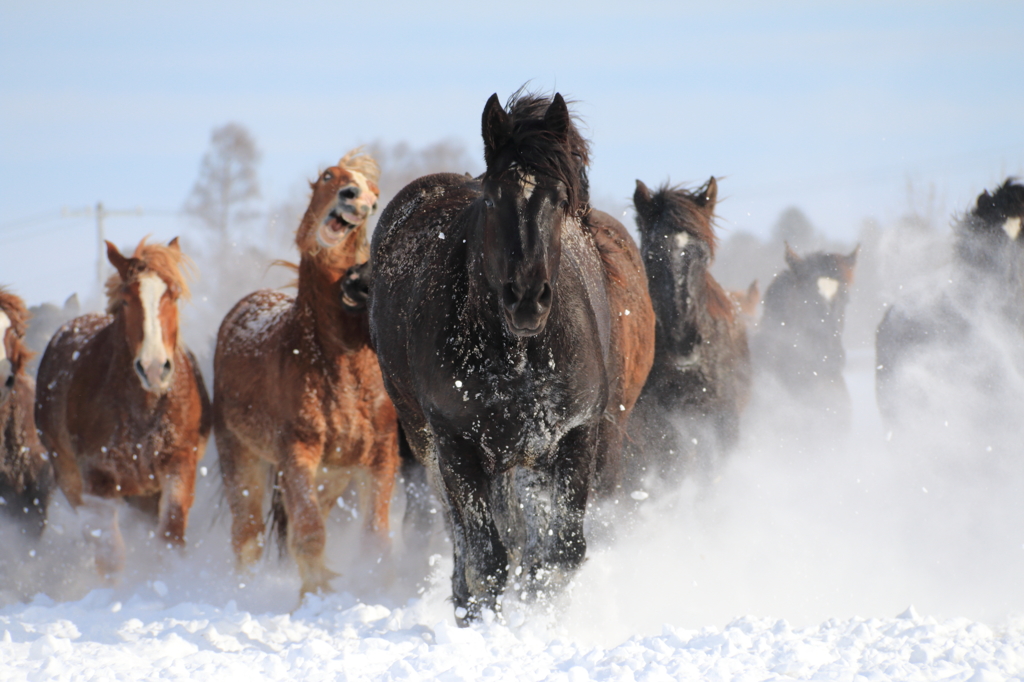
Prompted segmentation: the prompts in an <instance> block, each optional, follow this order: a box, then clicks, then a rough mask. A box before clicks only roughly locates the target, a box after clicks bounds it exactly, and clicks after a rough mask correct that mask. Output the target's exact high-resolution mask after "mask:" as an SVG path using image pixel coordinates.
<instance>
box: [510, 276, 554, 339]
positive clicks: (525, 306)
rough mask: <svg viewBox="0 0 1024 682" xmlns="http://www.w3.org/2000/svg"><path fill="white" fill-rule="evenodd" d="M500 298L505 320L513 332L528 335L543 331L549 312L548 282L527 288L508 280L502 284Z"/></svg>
mask: <svg viewBox="0 0 1024 682" xmlns="http://www.w3.org/2000/svg"><path fill="white" fill-rule="evenodd" d="M501 299H502V300H501V303H502V308H503V309H504V312H505V322H507V323H508V328H509V330H510V331H511V332H512V333H513V334H515V335H516V336H519V337H530V336H536V335H537V334H540V333H541V332H542V331H544V326H545V325H546V324H547V321H548V314H549V313H550V312H551V285H550V284H549V283H548V282H546V281H544V282H541V283H540V284H539V285H534V286H531V287H529V288H527V289H523V288H520V287H518V286H516V285H515V284H514V283H511V282H510V283H508V284H506V285H505V286H504V288H503V290H502V294H501Z"/></svg>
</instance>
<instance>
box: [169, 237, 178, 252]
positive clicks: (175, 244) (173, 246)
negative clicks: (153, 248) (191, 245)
mask: <svg viewBox="0 0 1024 682" xmlns="http://www.w3.org/2000/svg"><path fill="white" fill-rule="evenodd" d="M167 246H168V248H171V249H174V250H175V251H177V252H178V253H181V247H180V246H179V245H178V238H177V237H175V238H174V239H172V240H171V241H169V242H168V243H167Z"/></svg>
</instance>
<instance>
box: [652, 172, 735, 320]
mask: <svg viewBox="0 0 1024 682" xmlns="http://www.w3.org/2000/svg"><path fill="white" fill-rule="evenodd" d="M710 183H711V181H710V180H709V181H708V183H707V184H705V185H703V186H702V187H701V188H699V189H697V190H696V191H691V190H689V189H687V188H685V187H683V186H682V185H669V184H668V183H665V184H664V185H662V186H661V187H659V188H658V190H657V191H656V192H655V193H654V194H653V195H651V200H650V204H649V207H648V209H647V211H646V213H645V215H644V216H643V217H644V220H645V222H647V223H648V224H649V225H653V224H655V223H657V222H658V221H666V222H667V223H669V224H671V225H678V226H680V227H682V229H684V230H685V231H686V232H688V233H689V234H691V235H693V236H694V237H696V238H697V239H700V240H701V241H703V242H704V243H705V244H707V245H708V251H710V253H711V259H712V260H714V258H715V248H716V247H717V246H718V236H717V235H716V234H715V228H714V218H713V217H712V216H713V214H712V212H710V211H705V210H704V207H703V206H702V205H701V203H700V199H699V198H700V197H701V196H704V195H706V193H707V191H708V188H709V186H710ZM704 288H705V290H706V291H707V301H706V305H707V311H708V314H709V315H711V317H713V318H715V319H716V320H729V321H732V320H733V319H734V318H735V317H736V306H735V305H734V304H733V302H732V299H730V298H729V295H728V294H727V293H725V289H723V288H722V285H720V284H719V283H718V281H717V280H716V279H715V278H714V277H712V276H711V272H710V271H709V270H705V271H704Z"/></svg>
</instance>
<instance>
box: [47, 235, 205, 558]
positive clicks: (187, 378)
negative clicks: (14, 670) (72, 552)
mask: <svg viewBox="0 0 1024 682" xmlns="http://www.w3.org/2000/svg"><path fill="white" fill-rule="evenodd" d="M107 257H108V259H109V260H110V263H111V264H112V265H113V266H114V268H115V269H116V270H117V272H116V274H114V275H112V276H111V277H110V279H109V280H108V282H107V314H106V315H100V314H91V315H83V316H81V317H76V318H74V319H73V320H71V321H69V322H67V323H65V324H64V326H62V327H61V328H60V329H59V330H58V331H57V333H56V334H55V335H54V337H53V338H52V339H51V340H50V344H49V345H48V346H47V348H46V352H45V353H44V354H43V359H42V361H41V362H40V363H39V374H38V380H39V384H38V392H37V396H36V423H37V424H38V426H39V430H40V433H41V435H42V440H43V445H44V446H45V447H46V449H47V450H48V451H49V453H50V455H51V462H52V463H53V467H54V471H55V473H56V476H57V484H58V485H59V486H60V488H61V490H63V491H64V495H65V497H67V499H68V502H70V503H71V505H72V506H73V507H74V508H75V509H76V510H77V511H78V512H79V515H80V516H82V517H83V521H84V530H85V534H86V540H87V541H89V542H92V543H94V544H95V545H96V567H97V569H98V570H99V572H100V573H101V574H102V575H107V576H114V575H116V574H118V573H120V571H121V570H122V569H123V566H124V557H125V548H124V541H123V539H122V537H121V532H120V529H119V527H118V523H117V506H116V505H115V504H114V502H115V501H116V500H118V499H121V498H126V499H127V500H128V501H129V502H132V503H134V504H136V505H137V506H140V507H141V508H143V509H146V510H148V511H150V512H151V513H153V514H154V515H155V516H156V517H157V518H158V520H159V524H158V526H157V537H158V538H159V539H160V541H161V542H166V543H168V545H175V546H182V545H184V543H185V529H186V528H187V526H188V515H189V510H190V509H191V507H192V502H193V499H194V491H195V478H196V463H197V462H198V461H199V460H200V459H202V457H203V452H204V451H205V449H206V441H207V437H208V436H209V433H210V401H209V398H208V397H207V394H206V387H205V385H204V384H203V378H202V376H201V375H200V373H199V366H198V365H197V364H196V360H195V358H194V357H193V356H192V353H191V352H189V350H188V349H187V348H185V346H184V344H182V343H181V341H180V340H179V338H178V337H179V334H178V300H179V298H181V297H183V296H184V297H187V296H188V286H187V284H186V281H185V278H184V277H183V275H182V272H181V267H182V265H185V264H190V262H189V261H188V260H187V259H186V257H185V256H184V254H182V252H181V249H180V248H179V247H178V240H177V239H174V240H173V241H171V243H170V245H168V246H163V245H160V244H147V243H146V240H145V239H143V240H142V242H140V243H139V245H138V247H137V248H136V249H135V252H134V254H132V256H131V257H125V256H123V255H122V254H121V252H120V251H118V249H117V247H116V246H114V245H113V244H111V243H110V242H107Z"/></svg>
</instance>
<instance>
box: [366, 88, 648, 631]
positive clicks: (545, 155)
mask: <svg viewBox="0 0 1024 682" xmlns="http://www.w3.org/2000/svg"><path fill="white" fill-rule="evenodd" d="M482 134H483V141H484V160H485V163H486V170H485V172H484V173H483V175H482V176H480V177H479V178H471V177H467V176H464V175H455V174H450V173H440V174H435V175H427V176H424V177H421V178H419V179H417V180H415V181H413V182H412V183H410V184H409V185H407V186H406V187H405V188H403V189H402V190H401V191H400V192H399V193H398V194H397V195H396V196H395V198H394V199H392V201H391V202H390V203H389V204H388V206H387V207H386V208H385V209H384V211H383V213H382V215H381V219H380V221H379V223H378V225H377V229H376V231H375V232H374V235H373V240H372V243H371V262H372V263H373V277H372V282H371V287H370V297H369V306H370V307H369V310H370V331H371V336H372V339H373V343H374V346H375V347H376V349H377V353H378V359H379V360H380V365H381V370H382V371H383V373H384V378H385V385H386V387H387V389H388V393H389V394H390V395H391V397H392V400H393V401H394V403H395V407H396V409H397V411H398V416H399V420H400V422H401V424H402V428H403V431H404V433H405V434H406V436H407V437H408V440H409V445H410V447H411V449H412V451H413V453H414V455H415V457H416V458H417V459H418V460H419V461H420V462H422V463H423V464H424V465H425V466H426V468H427V469H428V471H429V474H430V479H431V481H432V482H433V485H434V486H435V489H436V490H437V493H438V498H439V499H440V500H442V502H443V506H444V507H445V516H446V519H447V523H448V528H449V531H450V533H451V535H452V543H453V550H454V558H455V567H454V572H453V575H452V592H453V601H454V605H455V615H456V620H457V622H458V623H459V624H460V625H466V624H468V623H469V622H470V621H472V620H474V619H476V618H479V617H480V614H481V611H482V610H483V609H485V608H487V609H491V610H497V611H500V598H501V595H502V593H503V592H504V590H505V586H506V583H507V582H508V579H509V575H510V574H512V575H513V576H514V579H513V581H512V584H513V587H514V588H515V589H516V591H517V593H519V594H520V595H525V596H526V598H527V599H528V600H530V599H533V598H539V597H541V596H542V595H544V594H548V593H549V591H554V590H556V589H558V588H559V587H560V586H561V585H563V584H564V582H565V581H566V580H568V579H569V577H570V576H571V575H572V574H573V572H574V571H575V570H576V569H577V568H578V567H579V566H580V564H581V563H582V562H583V560H584V557H585V554H586V547H587V543H586V538H585V536H584V528H583V521H584V515H585V511H586V508H587V501H588V498H589V496H590V494H591V491H592V489H593V490H595V491H596V490H602V489H603V490H611V491H614V490H615V489H617V487H618V486H617V483H616V477H617V472H618V471H620V470H621V456H622V455H621V448H620V447H619V444H620V443H621V441H622V438H623V437H624V434H625V425H626V422H627V420H628V418H629V414H630V412H631V410H632V407H633V404H634V403H635V401H636V399H637V397H638V396H639V392H640V389H641V387H642V385H643V382H644V380H645V379H646V375H647V372H648V370H649V368H650V363H651V360H652V359H653V333H652V332H653V326H654V317H653V311H652V309H651V306H650V298H649V296H648V294H647V289H646V278H645V276H644V272H643V268H642V261H641V259H640V257H639V253H638V251H637V248H636V244H635V243H634V242H633V240H632V238H631V237H630V236H629V234H628V233H627V232H626V230H625V228H624V227H623V226H622V225H621V224H620V223H618V222H617V221H616V220H615V219H614V218H612V217H611V216H608V215H607V214H603V213H601V212H599V211H591V210H590V209H589V196H588V181H587V166H588V163H589V161H588V159H589V146H588V143H587V141H586V140H584V138H583V137H582V136H581V135H580V133H579V132H578V130H577V128H576V125H575V123H574V122H573V117H572V115H571V114H570V113H569V109H568V105H567V104H566V102H565V100H564V99H563V97H562V96H561V94H558V93H556V94H555V95H554V96H553V97H550V98H549V97H546V96H542V95H536V94H531V93H525V92H523V91H519V92H517V93H516V94H514V95H513V96H512V97H510V98H509V100H508V103H507V106H506V107H503V106H502V105H501V103H500V102H499V100H498V96H497V94H494V95H492V96H491V97H490V98H489V99H488V101H487V104H486V105H485V107H484V111H483V115H482Z"/></svg>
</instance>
